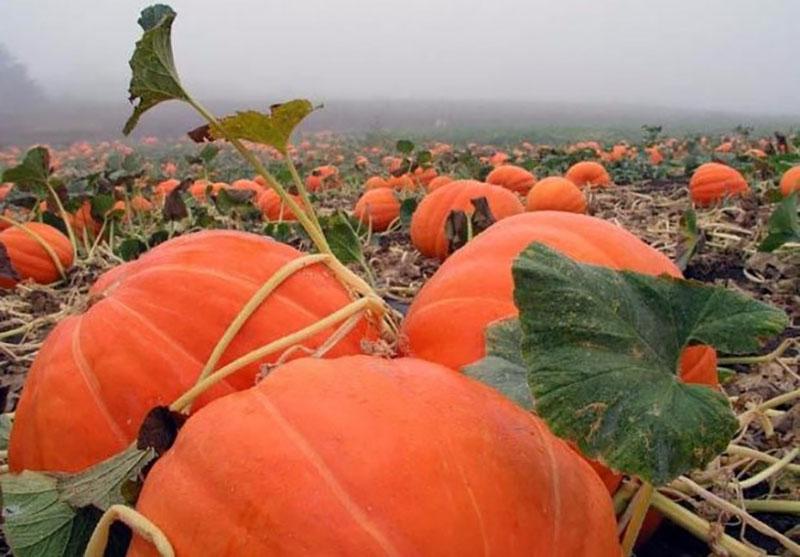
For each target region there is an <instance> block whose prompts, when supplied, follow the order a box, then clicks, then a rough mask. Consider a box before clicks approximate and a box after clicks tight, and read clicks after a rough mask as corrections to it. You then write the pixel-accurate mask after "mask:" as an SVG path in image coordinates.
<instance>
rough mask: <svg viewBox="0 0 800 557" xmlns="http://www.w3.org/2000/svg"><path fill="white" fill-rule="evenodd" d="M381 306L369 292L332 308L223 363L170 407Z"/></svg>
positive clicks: (180, 405) (179, 406) (175, 408)
mask: <svg viewBox="0 0 800 557" xmlns="http://www.w3.org/2000/svg"><path fill="white" fill-rule="evenodd" d="M383 309H384V302H383V300H381V299H380V298H378V297H376V296H374V295H372V296H368V297H365V298H361V299H360V300H356V301H355V302H351V303H350V304H348V305H346V306H344V307H342V308H340V309H338V310H336V311H334V312H333V313H331V314H330V315H328V316H327V317H325V318H323V319H320V320H319V321H317V322H316V323H313V324H311V325H309V326H308V327H304V328H303V329H300V330H299V331H295V332H294V333H292V334H289V335H286V336H284V337H282V338H280V339H278V340H275V341H273V342H270V343H268V344H266V345H264V346H262V347H261V348H257V349H255V350H253V351H251V352H248V353H247V354H245V355H244V356H241V357H240V358H238V359H236V360H234V361H233V362H231V363H229V364H228V365H226V366H223V367H221V368H220V369H218V370H217V371H215V372H214V373H212V374H211V375H209V376H208V377H206V378H205V379H203V380H202V381H198V382H197V383H196V384H195V385H194V386H193V387H192V388H190V389H189V390H188V391H186V392H185V393H183V394H182V395H181V396H180V397H178V399H177V400H175V402H173V403H172V404H171V405H170V410H172V411H174V412H181V411H183V410H184V409H185V408H186V407H187V406H189V405H190V404H192V402H194V400H195V399H196V398H197V397H198V396H200V395H201V394H203V393H204V392H205V391H206V390H207V389H209V388H210V387H212V386H214V385H216V384H217V383H219V382H220V381H222V380H223V379H225V378H226V377H228V376H229V375H231V374H233V373H236V372H237V371H239V370H240V369H242V368H243V367H245V366H248V365H250V364H252V363H253V362H257V361H258V360H260V359H262V358H264V357H266V356H268V355H270V354H273V353H275V352H278V351H280V350H284V349H286V348H289V347H290V346H293V345H295V344H298V343H300V342H302V341H304V340H306V339H307V338H310V337H313V336H314V335H316V334H318V333H320V332H322V331H324V330H325V329H328V328H329V327H332V326H333V325H335V324H336V323H338V322H340V321H342V320H344V319H347V318H348V317H350V316H352V315H355V314H357V313H359V312H362V311H364V312H374V313H376V314H380V313H382V311H383Z"/></svg>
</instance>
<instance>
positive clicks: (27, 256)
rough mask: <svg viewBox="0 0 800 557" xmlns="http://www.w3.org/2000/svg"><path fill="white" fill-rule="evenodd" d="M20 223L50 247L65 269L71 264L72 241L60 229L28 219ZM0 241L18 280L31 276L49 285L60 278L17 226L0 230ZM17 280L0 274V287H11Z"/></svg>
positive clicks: (45, 255)
mask: <svg viewBox="0 0 800 557" xmlns="http://www.w3.org/2000/svg"><path fill="white" fill-rule="evenodd" d="M23 226H24V227H25V228H26V229H28V230H29V231H31V232H32V233H35V234H37V235H39V237H41V239H42V240H43V241H44V242H45V243H46V244H47V245H48V246H50V247H51V248H52V249H53V251H54V252H55V254H56V257H58V260H59V261H60V262H61V266H62V267H63V268H64V269H65V270H66V269H69V268H70V267H71V266H72V262H73V253H72V244H71V243H70V241H69V238H67V237H66V236H65V235H64V234H62V233H61V231H60V230H58V229H57V228H54V227H52V226H50V225H48V224H43V223H40V222H28V223H25V224H24V225H23ZM0 244H2V245H3V246H4V247H5V249H6V254H7V255H8V259H9V261H10V262H11V266H12V267H13V268H14V270H15V271H16V273H17V275H19V280H26V279H31V280H33V281H34V282H37V283H39V284H50V283H51V282H55V281H57V280H59V279H60V278H61V276H60V275H59V273H58V268H57V267H56V265H55V263H54V262H53V259H52V258H51V257H50V255H49V254H48V253H47V251H46V250H45V249H44V247H42V246H41V244H39V242H38V241H36V240H35V239H34V238H32V237H31V235H30V234H29V233H27V232H26V231H25V230H22V229H20V228H19V227H17V226H10V227H9V228H6V229H5V230H3V231H2V232H0ZM19 280H14V279H13V278H10V277H4V276H0V288H13V287H14V285H16V284H17V282H19Z"/></svg>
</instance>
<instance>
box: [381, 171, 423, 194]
mask: <svg viewBox="0 0 800 557" xmlns="http://www.w3.org/2000/svg"><path fill="white" fill-rule="evenodd" d="M386 187H387V188H392V189H394V190H399V191H413V190H415V189H417V184H416V183H415V182H414V179H413V178H412V177H411V176H409V175H408V174H401V175H400V176H389V178H388V179H387V180H386Z"/></svg>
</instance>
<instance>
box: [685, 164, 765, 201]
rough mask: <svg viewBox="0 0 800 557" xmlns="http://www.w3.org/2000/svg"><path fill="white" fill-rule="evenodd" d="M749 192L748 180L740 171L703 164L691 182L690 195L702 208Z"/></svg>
mask: <svg viewBox="0 0 800 557" xmlns="http://www.w3.org/2000/svg"><path fill="white" fill-rule="evenodd" d="M749 190H750V187H749V186H748V185H747V180H745V179H744V176H742V175H741V173H740V172H739V171H738V170H736V169H735V168H731V167H730V166H728V165H725V164H721V163H718V162H707V163H705V164H701V165H700V166H699V167H698V168H697V170H695V171H694V174H692V178H691V180H690V181H689V195H690V197H691V198H692V201H693V202H694V203H695V204H696V205H698V206H700V207H708V206H711V205H713V204H715V203H719V202H720V201H722V200H723V199H725V198H726V197H733V196H739V195H742V194H744V193H747V192H748V191H749Z"/></svg>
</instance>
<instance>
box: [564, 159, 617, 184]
mask: <svg viewBox="0 0 800 557" xmlns="http://www.w3.org/2000/svg"><path fill="white" fill-rule="evenodd" d="M564 177H565V178H566V179H567V180H570V181H571V182H572V183H573V184H575V185H576V186H578V187H579V188H582V187H584V186H587V187H590V188H593V187H598V188H601V187H607V186H609V185H610V184H611V177H610V176H609V175H608V172H607V171H606V169H605V168H603V165H602V164H600V163H599V162H594V161H583V162H579V163H575V164H573V165H572V166H570V167H569V170H567V173H566V174H565V175H564Z"/></svg>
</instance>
